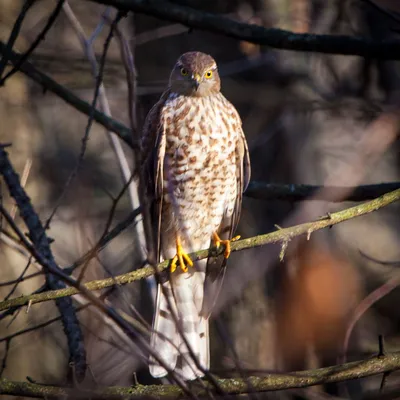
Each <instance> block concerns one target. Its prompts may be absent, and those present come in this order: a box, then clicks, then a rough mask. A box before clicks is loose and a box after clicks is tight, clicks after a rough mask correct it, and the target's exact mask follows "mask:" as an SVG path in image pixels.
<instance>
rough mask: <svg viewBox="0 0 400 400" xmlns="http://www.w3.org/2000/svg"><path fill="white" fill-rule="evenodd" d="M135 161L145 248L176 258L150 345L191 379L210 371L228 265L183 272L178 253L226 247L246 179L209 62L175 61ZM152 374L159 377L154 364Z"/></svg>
mask: <svg viewBox="0 0 400 400" xmlns="http://www.w3.org/2000/svg"><path fill="white" fill-rule="evenodd" d="M142 160H143V169H144V170H143V175H142V176H143V177H144V181H145V184H146V191H147V198H148V199H150V200H151V201H152V203H151V219H152V221H151V224H152V229H153V232H152V233H153V240H154V242H155V243H152V244H153V245H154V246H150V247H151V248H154V249H155V251H156V253H157V254H156V256H157V257H156V258H157V259H158V260H162V259H168V258H174V262H173V266H172V268H171V273H170V274H169V277H164V278H163V279H162V282H160V283H159V286H158V293H157V308H156V312H155V317H154V322H153V330H154V332H153V333H152V336H151V346H152V348H153V350H155V351H156V352H157V353H158V356H159V357H160V358H161V359H162V360H163V363H164V365H166V366H168V368H170V369H173V370H174V371H175V372H176V373H177V374H179V375H180V376H181V377H182V378H183V379H185V380H191V379H195V378H196V377H200V376H202V375H203V374H204V373H203V372H202V369H208V368H209V365H210V357H209V338H208V317H209V313H210V312H211V309H212V306H213V304H214V302H215V300H216V297H217V294H218V292H219V289H220V286H221V282H222V277H223V273H224V269H225V264H226V258H225V257H224V256H223V255H222V256H219V257H210V258H209V259H208V260H207V261H205V260H202V261H198V262H196V263H195V264H194V266H193V268H191V267H190V264H191V263H192V262H191V260H190V259H189V258H188V257H186V254H185V253H191V252H193V251H196V250H200V249H204V248H207V247H209V245H210V243H212V241H214V243H215V242H218V240H219V239H218V237H219V238H221V240H222V242H226V245H229V241H228V239H231V238H232V235H233V232H234V230H235V228H236V226H237V224H238V221H239V215H240V209H241V203H242V193H243V191H244V190H245V188H246V187H247V184H248V182H249V179H250V161H249V154H248V149H247V143H246V139H245V137H244V134H243V130H242V124H241V120H240V117H239V115H238V113H237V111H236V109H235V108H234V107H233V105H232V104H231V103H230V102H229V101H228V100H227V99H226V98H225V97H224V96H223V95H222V94H221V92H220V78H219V75H218V69H217V65H216V63H215V61H214V59H213V58H212V57H211V56H209V55H207V54H204V53H199V52H190V53H185V54H183V55H182V56H181V57H180V58H179V59H178V61H177V63H176V65H175V67H174V68H173V70H172V73H171V76H170V82H169V87H168V89H167V90H166V91H165V92H164V93H163V95H162V96H161V98H160V100H159V101H158V103H157V104H156V105H155V106H154V107H153V108H152V109H151V111H150V112H149V114H148V116H147V118H146V122H145V125H144V129H143V139H142ZM213 238H214V239H213ZM228 255H229V254H226V257H227V256H228ZM176 266H178V267H180V268H177V269H176V271H175V268H176ZM188 266H189V268H188ZM186 271H187V272H186ZM182 334H183V335H184V338H185V340H184V339H183V338H182ZM187 345H189V346H190V348H191V350H192V352H193V353H194V354H195V355H196V357H197V359H198V362H199V364H200V366H201V368H198V366H197V365H196V363H195V362H194V361H193V359H192V357H191V356H190V354H189V353H190V352H189V350H188V347H187ZM150 372H151V374H152V375H153V376H155V377H162V376H165V375H166V373H167V371H166V370H165V368H164V367H163V366H162V365H159V364H158V363H157V362H156V361H155V360H154V359H153V358H150Z"/></svg>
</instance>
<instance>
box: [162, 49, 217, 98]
mask: <svg viewBox="0 0 400 400" xmlns="http://www.w3.org/2000/svg"><path fill="white" fill-rule="evenodd" d="M169 85H170V88H171V91H172V92H174V93H178V94H181V95H185V96H194V97H204V96H210V95H213V94H216V93H219V91H220V88H221V81H220V79H219V75H218V69H217V63H216V62H215V60H214V59H213V58H212V57H211V56H209V55H208V54H204V53H200V52H197V51H193V52H190V53H185V54H182V55H181V56H180V57H179V59H178V61H177V62H176V64H175V66H174V69H173V70H172V73H171V77H170V80H169Z"/></svg>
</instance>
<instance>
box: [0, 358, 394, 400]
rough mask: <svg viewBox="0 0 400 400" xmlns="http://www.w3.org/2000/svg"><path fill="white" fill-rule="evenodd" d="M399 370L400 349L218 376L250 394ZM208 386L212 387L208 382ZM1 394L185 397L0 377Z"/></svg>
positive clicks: (166, 391)
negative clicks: (315, 365)
mask: <svg viewBox="0 0 400 400" xmlns="http://www.w3.org/2000/svg"><path fill="white" fill-rule="evenodd" d="M399 369H400V352H395V353H391V354H387V355H383V356H375V357H372V358H369V359H367V360H362V361H355V362H351V363H346V364H341V365H335V366H331V367H326V368H319V369H314V370H308V371H297V372H293V373H290V374H265V375H263V376H261V377H258V376H252V377H248V378H246V379H239V378H232V379H217V382H218V384H219V385H220V387H221V388H222V390H223V391H224V392H225V393H226V394H245V393H249V390H251V391H256V392H267V391H276V390H286V389H295V388H305V387H309V386H314V385H320V384H323V383H333V382H343V381H347V380H351V379H359V378H364V377H368V376H372V375H377V374H382V373H385V372H386V373H388V372H392V371H396V370H399ZM206 385H208V386H209V384H206ZM249 388H250V389H249ZM191 391H192V392H193V393H194V394H195V395H196V396H199V397H200V396H202V395H206V394H207V392H206V391H205V389H204V388H198V387H196V386H194V385H193V387H191ZM0 393H1V394H8V395H14V396H26V397H40V398H42V397H48V396H50V397H59V396H60V397H61V396H67V397H70V398H74V399H83V398H92V399H127V398H129V399H138V398H146V399H180V398H182V397H183V396H184V393H183V391H182V389H181V388H179V387H178V386H176V385H149V386H144V385H136V386H133V387H118V386H112V387H107V388H99V389H97V390H93V391H89V390H81V389H78V388H65V387H57V386H47V385H46V386H45V385H39V384H36V383H29V382H14V381H9V380H7V379H4V378H1V379H0Z"/></svg>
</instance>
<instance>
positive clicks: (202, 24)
mask: <svg viewBox="0 0 400 400" xmlns="http://www.w3.org/2000/svg"><path fill="white" fill-rule="evenodd" d="M89 1H92V2H95V3H98V4H106V5H108V6H113V7H115V8H117V9H119V10H121V11H125V12H128V11H133V12H137V13H142V14H146V15H150V16H153V17H157V18H160V19H165V20H169V21H173V22H178V23H181V24H183V25H186V26H189V27H191V28H196V29H199V30H203V31H209V32H213V33H217V34H221V35H225V36H229V37H232V38H235V39H239V40H245V41H247V42H251V43H256V44H260V45H264V46H269V47H272V48H276V49H281V50H293V51H310V52H315V53H325V54H342V55H356V56H361V57H367V58H377V59H382V60H399V59H400V42H399V41H398V40H386V41H374V40H370V39H367V38H363V37H355V36H344V35H317V34H309V33H293V32H290V31H286V30H282V29H274V28H270V29H267V28H264V27H262V26H259V25H253V24H245V23H242V22H237V21H234V20H232V19H229V18H226V17H223V16H221V15H218V14H211V13H208V12H204V11H200V10H196V9H194V8H190V7H186V6H182V5H179V4H176V3H174V2H172V1H159V0H89Z"/></svg>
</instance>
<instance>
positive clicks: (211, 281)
mask: <svg viewBox="0 0 400 400" xmlns="http://www.w3.org/2000/svg"><path fill="white" fill-rule="evenodd" d="M231 107H232V111H231V112H232V117H233V118H235V119H236V121H235V122H236V123H235V124H234V126H236V127H237V130H238V132H237V134H238V140H237V144H236V149H235V163H236V189H237V197H236V201H235V205H234V209H233V213H232V215H230V216H228V215H225V217H224V218H223V220H222V222H221V225H220V228H219V236H220V237H221V239H232V237H233V233H234V232H235V230H236V228H237V225H238V223H239V219H240V212H241V209H242V197H243V192H244V191H245V190H246V188H247V186H248V184H249V181H250V174H251V167H250V156H249V149H248V146H247V142H246V138H245V136H244V132H243V129H242V121H241V119H240V116H239V114H238V113H237V111H236V109H235V108H234V107H233V105H232V106H231ZM226 261H227V260H226V258H225V257H224V255H223V254H221V255H219V256H217V257H212V256H210V257H208V260H207V273H206V280H205V285H204V301H203V307H202V311H201V314H202V315H203V316H205V317H209V315H210V313H211V311H212V308H213V307H214V305H215V302H216V300H217V297H218V294H219V292H220V290H221V286H222V281H223V278H224V275H225V266H226Z"/></svg>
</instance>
